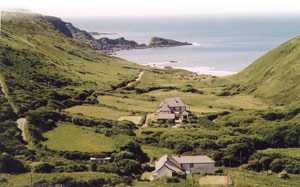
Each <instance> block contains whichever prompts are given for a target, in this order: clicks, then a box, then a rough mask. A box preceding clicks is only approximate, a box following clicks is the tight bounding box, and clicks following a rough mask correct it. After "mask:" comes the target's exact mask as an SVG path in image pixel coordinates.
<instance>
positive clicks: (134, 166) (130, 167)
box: [115, 159, 143, 176]
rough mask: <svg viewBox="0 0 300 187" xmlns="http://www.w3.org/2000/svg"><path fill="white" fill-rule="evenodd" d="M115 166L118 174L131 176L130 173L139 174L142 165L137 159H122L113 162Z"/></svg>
mask: <svg viewBox="0 0 300 187" xmlns="http://www.w3.org/2000/svg"><path fill="white" fill-rule="evenodd" d="M115 168H116V169H117V173H118V174H119V175H126V176H131V175H132V174H141V173H142V172H143V171H142V167H141V164H140V163H139V162H138V161H135V160H130V159H124V160H119V161H117V162H115Z"/></svg>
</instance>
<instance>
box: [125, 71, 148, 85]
mask: <svg viewBox="0 0 300 187" xmlns="http://www.w3.org/2000/svg"><path fill="white" fill-rule="evenodd" d="M143 74H144V71H141V72H140V74H139V76H138V77H137V78H136V79H135V80H134V81H132V82H130V83H128V84H127V85H126V87H127V86H130V85H131V83H133V82H137V81H139V80H140V79H141V78H142V76H143Z"/></svg>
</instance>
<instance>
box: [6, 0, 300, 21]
mask: <svg viewBox="0 0 300 187" xmlns="http://www.w3.org/2000/svg"><path fill="white" fill-rule="evenodd" d="M2 1H4V0H2ZM1 7H2V8H3V7H4V8H3V9H5V8H6V7H22V8H28V9H30V10H32V11H33V12H38V13H42V14H47V15H54V16H60V17H64V18H68V17H103V16H160V15H194V14H198V15H211V14H213V15H263V14H271V15H289V14H300V1H299V0H298V1H297V0H83V1H82V0H72V1H70V0H6V2H1Z"/></svg>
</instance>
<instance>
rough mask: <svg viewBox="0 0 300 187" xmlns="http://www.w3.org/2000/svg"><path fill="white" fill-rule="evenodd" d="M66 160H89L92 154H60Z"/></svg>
mask: <svg viewBox="0 0 300 187" xmlns="http://www.w3.org/2000/svg"><path fill="white" fill-rule="evenodd" d="M60 155H62V156H63V157H64V158H66V159H69V160H89V159H90V154H89V153H84V152H79V151H63V152H61V153H60Z"/></svg>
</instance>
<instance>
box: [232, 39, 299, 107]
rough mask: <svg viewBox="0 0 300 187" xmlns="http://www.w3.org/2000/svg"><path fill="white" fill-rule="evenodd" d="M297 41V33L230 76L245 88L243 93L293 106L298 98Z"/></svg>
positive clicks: (278, 103)
mask: <svg viewBox="0 0 300 187" xmlns="http://www.w3.org/2000/svg"><path fill="white" fill-rule="evenodd" d="M299 44H300V37H299V36H298V37H296V38H293V39H291V40H289V41H288V42H286V43H284V44H282V45H280V46H279V47H277V48H275V49H273V50H272V51H270V52H268V53H267V54H266V55H264V56H262V57H261V58H259V59H258V60H256V61H255V62H254V63H253V64H251V65H250V66H249V67H247V68H246V69H245V70H243V71H242V72H240V73H238V74H237V75H234V76H232V77H231V79H232V80H233V81H236V82H238V83H239V84H240V85H241V86H242V87H244V88H245V89H246V92H248V93H253V94H254V95H256V96H260V97H263V98H264V99H266V100H267V101H269V102H270V103H275V104H276V105H291V106H294V107H296V106H297V105H298V104H297V103H299V102H298V101H299V99H300V97H299V91H300V86H299V84H298V80H299V78H300V73H299V71H298V69H299V68H300V63H299V60H300V54H299V51H300V45H299ZM298 106H299V105H298Z"/></svg>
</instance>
